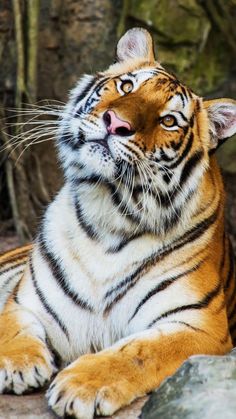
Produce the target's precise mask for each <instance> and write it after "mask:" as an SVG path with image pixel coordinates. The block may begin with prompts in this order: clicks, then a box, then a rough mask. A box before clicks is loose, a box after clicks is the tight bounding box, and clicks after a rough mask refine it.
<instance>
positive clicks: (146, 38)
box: [116, 28, 155, 62]
mask: <svg viewBox="0 0 236 419" xmlns="http://www.w3.org/2000/svg"><path fill="white" fill-rule="evenodd" d="M116 55H117V60H118V61H120V62H121V61H126V60H130V59H135V58H141V59H142V58H143V59H144V60H147V61H150V62H153V61H155V57H154V49H153V40H152V37H151V35H150V33H149V32H148V31H146V29H143V28H133V29H130V30H128V31H127V32H126V33H125V34H124V35H123V36H122V37H121V38H120V40H119V42H118V44H117V49H116Z"/></svg>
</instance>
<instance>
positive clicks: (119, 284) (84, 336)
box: [19, 240, 187, 362]
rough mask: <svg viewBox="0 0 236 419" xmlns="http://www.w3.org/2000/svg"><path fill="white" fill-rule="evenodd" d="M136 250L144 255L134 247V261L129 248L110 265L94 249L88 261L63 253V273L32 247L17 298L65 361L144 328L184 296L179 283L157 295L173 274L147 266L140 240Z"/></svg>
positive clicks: (144, 244) (147, 255)
mask: <svg viewBox="0 0 236 419" xmlns="http://www.w3.org/2000/svg"><path fill="white" fill-rule="evenodd" d="M140 245H141V243H140ZM141 248H142V254H143V256H145V257H142V258H139V255H138V246H136V249H137V251H136V257H134V251H133V249H132V250H130V252H129V255H127V256H126V258H125V257H124V258H123V261H122V260H117V259H118V258H117V257H115V256H114V258H113V261H112V260H111V258H110V257H109V259H110V260H108V258H107V257H106V256H105V257H103V258H102V256H101V255H100V256H99V255H98V254H96V252H95V249H94V251H93V252H92V254H93V255H94V257H93V261H89V257H88V254H87V252H85V255H87V257H85V255H83V251H82V252H81V254H80V257H77V258H75V257H73V256H70V255H69V254H67V255H64V256H65V258H64V259H63V268H64V269H63V270H62V268H61V266H62V261H61V262H60V263H59V262H58V261H57V262H54V265H53V264H52V261H51V260H50V259H49V254H47V257H46V255H45V254H43V255H42V250H40V249H39V248H36V249H35V251H34V253H33V258H32V262H31V263H33V264H34V271H33V272H32V269H31V271H30V269H28V270H27V272H26V281H25V282H24V283H23V284H22V286H21V290H20V293H19V300H20V302H21V303H22V304H23V305H24V306H25V307H27V308H28V309H30V310H31V311H33V312H34V313H35V314H36V315H37V317H38V318H39V319H40V321H41V322H42V323H43V324H44V327H45V330H46V333H47V336H48V338H49V339H50V341H51V344H52V346H53V347H54V348H56V351H57V352H58V353H59V355H60V356H61V358H62V359H63V360H64V361H65V362H70V361H72V360H74V359H76V358H77V357H78V356H80V355H81V354H85V353H89V352H94V351H98V350H101V349H104V348H106V347H108V346H110V345H112V344H113V343H115V342H116V341H118V340H119V339H121V338H123V337H126V336H129V335H131V334H133V333H136V332H140V331H142V330H145V329H146V328H147V327H148V325H149V324H151V322H152V320H153V317H155V316H158V315H159V314H160V313H162V312H163V310H168V309H170V308H171V307H172V306H173V304H175V301H182V302H183V301H184V300H185V298H187V290H186V289H185V286H184V285H183V286H181V284H180V283H178V288H173V287H172V288H171V287H168V289H167V288H166V289H163V290H162V292H160V291H161V288H162V286H163V284H165V283H166V281H168V278H170V277H174V276H175V275H176V273H177V271H178V270H177V271H176V268H174V269H170V266H168V264H166V263H164V264H163V263H152V254H153V252H154V247H153V246H151V243H150V241H149V240H148V243H147V242H145V241H142V246H141ZM146 248H147V250H146V253H145V249H146ZM148 249H149V250H148ZM125 260H126V261H125ZM128 261H129V262H128ZM122 262H123V264H122ZM130 262H131V263H130ZM153 262H154V261H153ZM59 269H60V270H59Z"/></svg>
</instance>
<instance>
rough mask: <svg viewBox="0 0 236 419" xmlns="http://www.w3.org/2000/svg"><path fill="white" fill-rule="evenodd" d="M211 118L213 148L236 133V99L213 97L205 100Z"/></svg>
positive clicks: (204, 104)
mask: <svg viewBox="0 0 236 419" xmlns="http://www.w3.org/2000/svg"><path fill="white" fill-rule="evenodd" d="M203 106H204V107H205V109H206V110H207V112H208V117H209V120H210V134H211V149H215V148H217V147H218V146H220V145H221V143H223V142H224V141H225V140H226V139H227V138H229V137H232V135H234V134H236V101H235V100H232V99H213V100H206V101H204V102H203Z"/></svg>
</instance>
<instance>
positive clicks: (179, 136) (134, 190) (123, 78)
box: [59, 28, 236, 218]
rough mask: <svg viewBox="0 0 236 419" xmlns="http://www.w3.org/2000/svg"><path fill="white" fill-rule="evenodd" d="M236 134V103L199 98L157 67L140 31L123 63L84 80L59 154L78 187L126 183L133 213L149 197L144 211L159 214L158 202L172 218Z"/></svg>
mask: <svg viewBox="0 0 236 419" xmlns="http://www.w3.org/2000/svg"><path fill="white" fill-rule="evenodd" d="M235 132H236V102H235V101H232V100H230V99H220V100H212V101H204V100H203V99H202V98H200V97H198V96H197V95H196V94H194V93H193V92H192V91H191V89H189V88H188V87H186V86H185V85H183V84H182V83H181V82H180V81H179V80H178V79H177V78H176V77H175V76H174V75H173V74H171V73H169V72H168V71H166V70H165V69H164V68H163V67H162V66H161V65H160V64H159V62H157V61H156V60H155V57H154V48H153V41H152V38H151V36H150V34H149V33H148V32H147V31H146V30H144V29H141V28H134V29H131V30H129V31H128V32H126V34H125V35H124V36H123V37H122V38H121V39H120V40H119V42H118V45H117V61H116V62H115V64H113V65H111V66H110V67H109V68H108V70H106V71H104V72H99V73H97V74H95V75H94V76H90V75H86V76H84V77H83V78H82V80H81V81H80V82H79V83H78V85H77V86H76V87H75V89H74V90H73V91H72V93H71V96H70V99H69V102H68V105H67V106H66V108H65V111H64V115H63V118H62V121H61V127H60V133H59V134H60V135H59V151H60V156H61V160H62V162H63V166H64V169H65V173H66V176H67V178H68V179H69V180H70V181H71V182H78V181H79V179H80V178H83V179H84V178H87V179H89V178H91V179H97V180H98V181H99V180H100V181H104V182H107V183H109V184H110V185H114V184H116V187H117V184H118V183H119V182H120V183H121V184H123V187H124V189H126V190H129V191H131V192H130V204H129V205H128V204H127V208H128V207H129V206H130V205H131V207H132V200H134V201H135V202H136V205H138V206H140V205H141V204H140V202H141V201H142V195H143V203H142V205H143V206H144V205H148V206H149V207H150V208H151V207H152V208H153V205H154V203H153V202H151V197H152V198H153V201H155V206H156V205H157V206H158V205H159V207H162V208H163V207H165V208H166V210H167V212H168V211H169V215H166V217H167V218H168V217H169V216H170V213H171V211H172V209H173V207H174V208H175V211H178V212H179V211H180V210H181V207H183V206H184V204H185V202H186V200H188V199H189V198H190V196H192V195H193V194H194V192H195V190H196V189H197V187H198V183H199V181H200V179H201V177H202V176H203V173H204V171H206V170H207V168H208V167H209V164H210V163H209V162H210V155H211V154H212V152H213V151H214V150H215V149H216V148H217V147H218V146H219V144H220V143H221V142H222V141H223V140H224V139H226V138H228V137H230V136H232V135H233V134H234V133H235ZM116 189H117V188H116ZM178 192H179V193H178ZM123 193H124V194H125V192H124V190H123ZM147 196H149V198H148V199H149V203H148V204H147V199H146V198H145V197H147ZM175 200H177V201H178V202H175ZM127 211H132V208H129V209H128V210H127Z"/></svg>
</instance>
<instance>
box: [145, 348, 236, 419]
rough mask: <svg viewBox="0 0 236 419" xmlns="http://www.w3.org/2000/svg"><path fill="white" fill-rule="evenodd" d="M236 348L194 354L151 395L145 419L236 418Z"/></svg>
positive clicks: (146, 407) (146, 405) (146, 406)
mask: <svg viewBox="0 0 236 419" xmlns="http://www.w3.org/2000/svg"><path fill="white" fill-rule="evenodd" d="M235 395H236V349H234V350H233V351H232V352H231V353H230V354H228V355H226V356H193V357H191V358H189V360H188V361H186V362H185V363H184V364H183V365H182V366H181V367H180V368H179V370H178V371H177V372H176V374H174V375H173V376H172V377H170V378H168V379H166V380H165V381H164V382H163V384H162V385H161V386H160V387H159V389H157V390H156V391H155V392H154V393H153V394H152V395H151V397H150V399H149V400H148V401H147V403H146V404H145V406H144V408H143V409H142V414H141V419H157V418H161V419H202V418H204V419H212V418H214V419H222V418H224V419H235V418H236V397H235Z"/></svg>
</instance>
